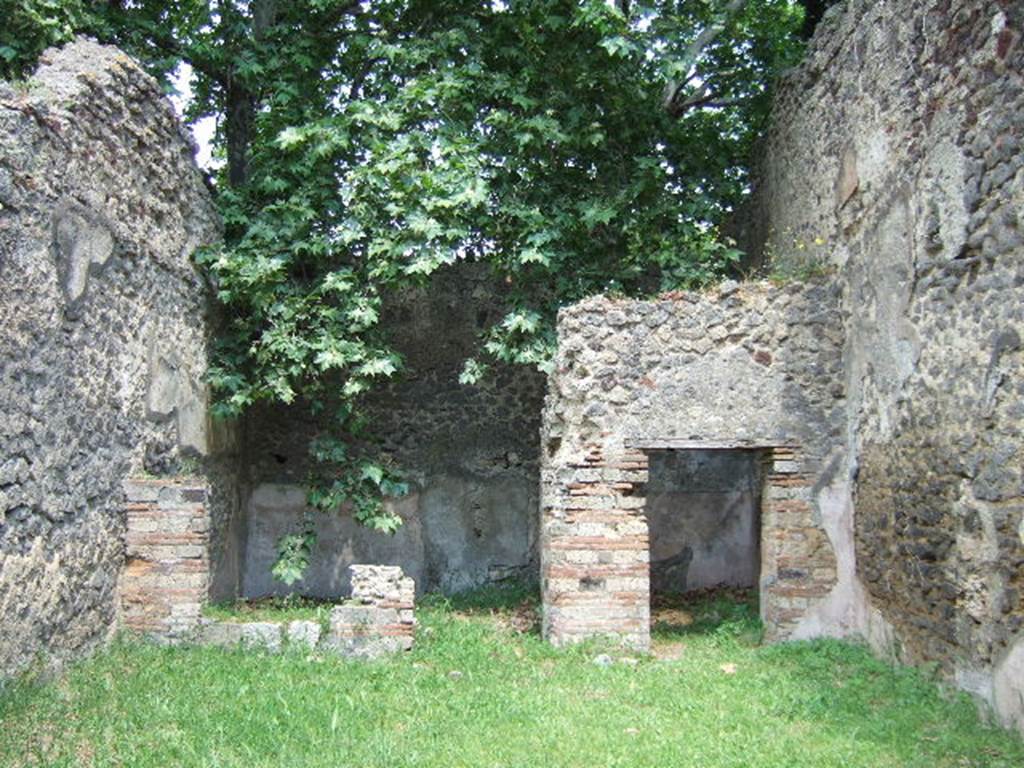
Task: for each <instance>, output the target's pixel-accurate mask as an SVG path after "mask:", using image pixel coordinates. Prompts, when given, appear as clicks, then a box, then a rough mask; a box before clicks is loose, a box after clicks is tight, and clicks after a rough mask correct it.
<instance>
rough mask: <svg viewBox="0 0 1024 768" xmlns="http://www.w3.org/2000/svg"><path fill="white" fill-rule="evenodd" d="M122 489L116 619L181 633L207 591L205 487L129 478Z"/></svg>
mask: <svg viewBox="0 0 1024 768" xmlns="http://www.w3.org/2000/svg"><path fill="white" fill-rule="evenodd" d="M124 491H125V513H126V521H127V528H126V531H125V545H126V552H125V554H126V561H125V566H124V570H123V571H122V574H121V582H120V610H121V624H122V626H123V627H125V628H126V629H130V630H133V631H136V632H142V633H145V634H148V635H152V636H156V637H161V638H166V639H175V638H179V637H183V636H185V635H187V634H189V633H190V632H191V631H192V630H194V629H195V628H196V626H197V625H198V622H199V617H200V611H201V609H202V605H203V603H204V602H205V601H206V599H207V596H208V593H209V584H210V562H209V538H210V518H209V513H208V511H207V508H206V500H207V497H208V489H207V487H206V485H205V484H204V483H203V482H202V481H201V480H196V479H158V480H151V479H134V480H128V481H126V482H125V484H124Z"/></svg>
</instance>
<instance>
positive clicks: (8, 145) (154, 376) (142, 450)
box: [0, 40, 232, 676]
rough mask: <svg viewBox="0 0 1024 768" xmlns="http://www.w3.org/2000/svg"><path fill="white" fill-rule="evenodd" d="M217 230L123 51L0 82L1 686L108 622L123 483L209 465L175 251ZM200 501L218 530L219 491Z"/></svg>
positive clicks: (197, 357) (74, 55) (178, 137)
mask: <svg viewBox="0 0 1024 768" xmlns="http://www.w3.org/2000/svg"><path fill="white" fill-rule="evenodd" d="M218 236H219V222H218V219H217V215H216V212H215V210H214V208H213V204H212V202H211V200H210V197H209V195H208V194H207V191H206V188H205V186H204V184H203V180H202V177H201V176H200V174H199V172H198V170H197V169H196V167H195V164H194V162H193V159H192V145H191V142H190V140H189V138H188V136H187V134H186V133H185V132H184V129H183V128H182V127H181V126H180V124H179V123H178V121H177V119H176V117H175V115H174V112H173V109H172V107H171V104H170V102H169V101H168V100H167V98H166V97H165V96H164V95H163V94H162V93H161V90H160V87H159V85H158V83H157V82H156V81H155V80H153V79H152V78H151V77H149V76H148V75H147V74H146V73H145V72H143V71H142V70H141V69H140V68H139V67H138V65H137V64H135V63H134V62H133V61H132V60H131V59H129V58H128V57H127V56H125V55H124V54H122V53H120V52H119V51H117V50H116V49H114V48H110V47H105V46H101V45H98V44H96V43H93V42H89V41H85V40H80V41H78V42H76V43H73V44H70V45H68V46H66V47H64V48H62V49H61V50H59V51H55V50H51V51H48V52H47V53H46V54H44V56H43V59H42V62H41V64H40V66H39V68H38V70H37V71H36V72H35V74H34V75H33V76H32V77H31V78H29V79H28V80H27V81H26V82H24V83H19V84H12V85H8V84H5V83H0V393H2V396H0V617H2V619H0V621H2V624H3V628H2V630H0V676H4V675H7V674H11V673H14V672H17V671H18V670H20V669H23V668H24V667H25V666H26V665H27V664H29V663H30V662H31V661H32V660H33V659H36V658H38V657H39V656H40V655H42V656H43V657H45V658H47V659H49V660H53V661H59V660H60V659H62V658H65V657H72V656H77V655H79V654H80V653H81V652H82V651H83V650H85V649H87V648H88V647H90V646H92V645H93V644H95V643H97V642H98V641H101V640H102V639H103V638H105V637H106V636H107V635H108V633H109V632H110V630H111V629H112V628H113V627H114V619H115V612H116V611H115V606H116V600H115V591H116V585H117V582H118V575H119V573H120V571H121V567H122V564H123V562H124V557H125V542H124V538H123V536H124V531H125V497H124V490H123V486H122V483H123V481H124V480H125V478H126V477H128V476H129V475H133V474H139V473H142V472H144V471H145V472H149V473H151V474H168V473H172V474H173V473H178V472H181V471H182V469H183V467H184V465H186V464H189V463H191V464H194V465H195V466H197V467H202V468H203V469H204V470H205V469H206V463H207V458H206V457H208V455H209V454H210V453H211V449H212V447H213V444H214V442H215V441H214V440H213V438H212V436H211V433H210V431H209V429H208V423H207V414H206V389H205V385H204V382H203V377H204V373H205V369H206V344H207V322H206V317H207V304H206V298H207V291H206V288H205V286H204V284H203V282H202V280H201V278H200V276H199V274H198V273H197V272H196V270H195V268H194V267H193V265H192V263H191V256H192V253H193V251H194V250H195V249H196V248H197V247H199V246H201V245H203V244H206V243H211V242H214V241H215V240H216V239H217V237H218ZM225 477H226V475H225ZM211 489H212V491H213V492H214V495H215V497H216V500H215V501H214V502H213V503H212V506H211V512H213V513H214V514H215V515H216V516H218V519H220V520H224V521H225V522H226V519H227V518H228V517H230V510H231V503H232V502H231V499H232V491H231V483H230V481H225V482H223V483H222V482H221V481H220V480H215V481H212V485H211ZM224 527H226V526H219V528H220V529H223V528H224Z"/></svg>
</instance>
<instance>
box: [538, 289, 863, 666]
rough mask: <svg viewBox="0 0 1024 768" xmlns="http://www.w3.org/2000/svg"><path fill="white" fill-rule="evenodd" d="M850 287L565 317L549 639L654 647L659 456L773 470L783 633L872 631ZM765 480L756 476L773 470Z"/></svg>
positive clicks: (767, 535) (767, 506) (772, 535)
mask: <svg viewBox="0 0 1024 768" xmlns="http://www.w3.org/2000/svg"><path fill="white" fill-rule="evenodd" d="M838 298H839V297H838V293H837V291H835V290H834V289H832V288H830V287H828V286H826V285H813V284H812V285H807V286H802V285H797V284H790V285H786V286H781V287H779V286H773V285H771V284H767V283H762V284H749V285H743V286H738V285H736V284H727V285H724V286H722V287H721V288H719V289H717V290H715V291H712V292H709V293H706V294H697V293H687V294H680V295H678V296H673V297H667V298H665V299H663V300H657V301H648V302H643V301H616V300H611V299H605V298H596V299H591V300H588V301H584V302H582V303H580V304H578V305H575V306H574V307H571V308H569V309H566V310H563V311H562V312H561V313H560V315H559V324H558V327H559V351H558V357H557V360H556V370H555V372H554V374H553V375H552V376H551V378H550V380H549V392H548V398H547V402H546V406H545V415H544V428H543V435H542V458H543V467H542V500H541V504H542V513H541V526H542V530H541V552H542V560H541V566H542V567H541V579H542V589H543V592H544V606H545V610H544V631H545V634H546V635H547V636H548V637H550V638H551V639H552V640H554V641H555V642H567V641H573V640H577V639H581V638H584V637H589V636H592V635H595V634H614V635H617V636H619V637H620V638H622V639H623V640H624V641H626V642H628V643H630V644H633V645H636V646H640V647H644V646H646V644H647V642H648V638H649V626H648V621H649V592H650V582H649V565H648V562H649V558H650V555H649V549H650V547H651V542H650V538H649V529H648V523H647V516H646V511H645V507H646V493H647V484H648V482H649V472H648V468H649V456H648V454H649V453H652V452H662V451H667V450H675V451H698V452H705V451H718V450H728V451H733V450H741V451H749V452H751V453H752V454H754V455H753V456H752V457H751V458H749V459H748V460H747V462H748V464H751V465H752V464H753V462H760V463H761V464H762V465H763V469H762V470H761V471H763V473H764V483H763V489H762V493H761V499H760V502H761V532H760V536H761V538H760V549H761V566H760V574H759V576H760V578H759V587H760V593H761V604H762V605H761V608H762V614H763V616H764V618H765V622H766V624H767V626H768V629H769V633H770V635H771V636H772V637H775V638H782V637H803V636H809V635H814V634H820V633H823V632H828V633H833V634H845V633H849V632H852V631H856V629H857V627H858V626H859V617H858V611H859V609H860V606H861V605H862V601H861V600H860V599H859V595H858V594H857V593H856V589H855V585H854V583H853V536H852V525H851V520H850V508H849V503H848V501H849V491H848V485H847V484H846V474H845V472H844V469H845V463H844V462H845V445H844V437H845V433H844V428H845V410H844V406H845V390H844V388H843V382H842V368H841V350H842V340H843V335H842V325H841V319H842V318H841V315H840V313H839V304H838ZM759 474H760V472H759Z"/></svg>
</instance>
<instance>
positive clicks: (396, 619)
mask: <svg viewBox="0 0 1024 768" xmlns="http://www.w3.org/2000/svg"><path fill="white" fill-rule="evenodd" d="M349 573H351V574H352V598H351V599H350V600H347V601H346V602H345V603H344V604H343V605H339V606H337V607H336V608H334V609H333V610H332V611H331V629H330V632H329V634H328V637H327V645H328V647H331V648H333V649H334V650H337V651H339V652H341V653H343V654H345V655H348V656H366V657H371V658H372V657H376V656H381V655H383V654H386V653H394V652H396V651H407V650H409V649H410V648H412V644H413V636H414V631H415V629H416V617H415V614H414V612H413V611H414V601H415V598H416V584H415V582H414V581H413V580H412V578H411V577H409V576H406V575H405V574H404V573H403V572H402V569H401V568H399V567H398V566H389V565H350V566H349Z"/></svg>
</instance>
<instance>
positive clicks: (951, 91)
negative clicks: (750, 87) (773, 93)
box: [756, 0, 1024, 729]
mask: <svg viewBox="0 0 1024 768" xmlns="http://www.w3.org/2000/svg"><path fill="white" fill-rule="evenodd" d="M1022 29H1024V3H1021V2H1019V0H956V1H954V2H950V1H949V0H900V1H899V2H886V3H879V2H871V1H870V0H852V1H851V2H849V3H844V4H842V5H841V6H840V7H837V8H836V9H835V10H834V11H833V12H832V13H831V14H830V16H829V18H828V20H827V21H826V22H825V23H823V24H822V26H821V27H820V28H819V30H818V33H817V35H816V37H815V40H814V43H813V45H812V46H811V50H810V52H809V55H808V57H807V60H806V62H805V63H804V64H803V65H802V66H801V67H800V68H799V69H798V70H796V71H795V72H794V73H793V74H792V76H791V77H790V78H789V79H788V81H787V82H786V83H785V84H784V86H783V87H782V89H781V92H780V94H779V96H778V99H777V103H776V106H775V118H774V121H773V127H772V129H771V132H770V135H769V137H768V141H767V145H766V147H765V148H764V152H763V153H762V156H763V157H765V158H766V160H765V165H764V168H763V169H762V172H761V182H760V185H759V192H758V205H759V208H760V214H759V216H757V217H756V218H758V219H759V220H760V221H761V223H762V227H761V228H762V230H763V232H764V236H765V237H766V239H767V247H766V249H765V253H766V256H767V257H768V258H769V259H770V260H774V262H775V266H774V268H776V269H778V268H779V265H780V264H781V265H785V264H787V263H788V264H790V265H793V264H796V265H797V271H800V269H802V268H805V267H813V266H814V263H813V262H815V261H817V262H819V263H824V264H827V265H829V266H830V267H831V268H834V269H835V270H836V271H837V279H838V284H839V285H840V286H841V287H842V291H843V311H844V314H845V323H846V327H847V343H846V349H845V353H844V367H845V370H846V385H847V390H848V397H849V408H850V413H849V422H848V426H847V438H846V439H847V443H848V446H849V450H850V453H851V457H852V459H853V462H852V468H853V470H854V478H855V494H856V496H855V507H856V539H857V563H858V573H859V576H860V578H861V580H862V581H863V583H864V585H865V587H866V588H867V590H868V591H869V592H870V596H871V602H872V605H873V606H874V608H875V610H876V614H875V619H876V620H875V621H873V622H872V623H871V627H870V629H871V632H870V634H871V635H872V638H873V640H874V641H875V643H876V645H878V646H880V647H888V648H890V649H893V650H895V651H896V652H897V653H898V655H899V657H900V658H901V659H903V660H906V661H910V662H936V663H938V664H940V665H941V666H942V667H943V668H944V669H945V670H946V671H947V673H948V674H949V675H950V677H952V678H955V679H956V681H957V682H958V683H959V684H960V685H961V686H962V687H964V688H966V689H969V690H973V691H975V692H976V693H978V694H979V695H980V696H981V697H983V698H985V699H987V700H988V701H990V702H993V703H995V704H996V706H997V708H998V709H999V711H1000V712H1001V714H1002V716H1003V718H1004V720H1005V721H1006V722H1007V723H1014V722H1015V723H1016V724H1017V725H1018V726H1019V727H1021V728H1022V729H1024V437H1022V434H1024V430H1022V425H1024V377H1022V376H1021V365H1022V362H1024V360H1022V351H1021V344H1022V342H1021V339H1022V337H1024V152H1022V147H1021V141H1022V133H1021V125H1022V124H1024V74H1022V73H1024V45H1022V42H1021V34H1022ZM809 254H810V256H809Z"/></svg>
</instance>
